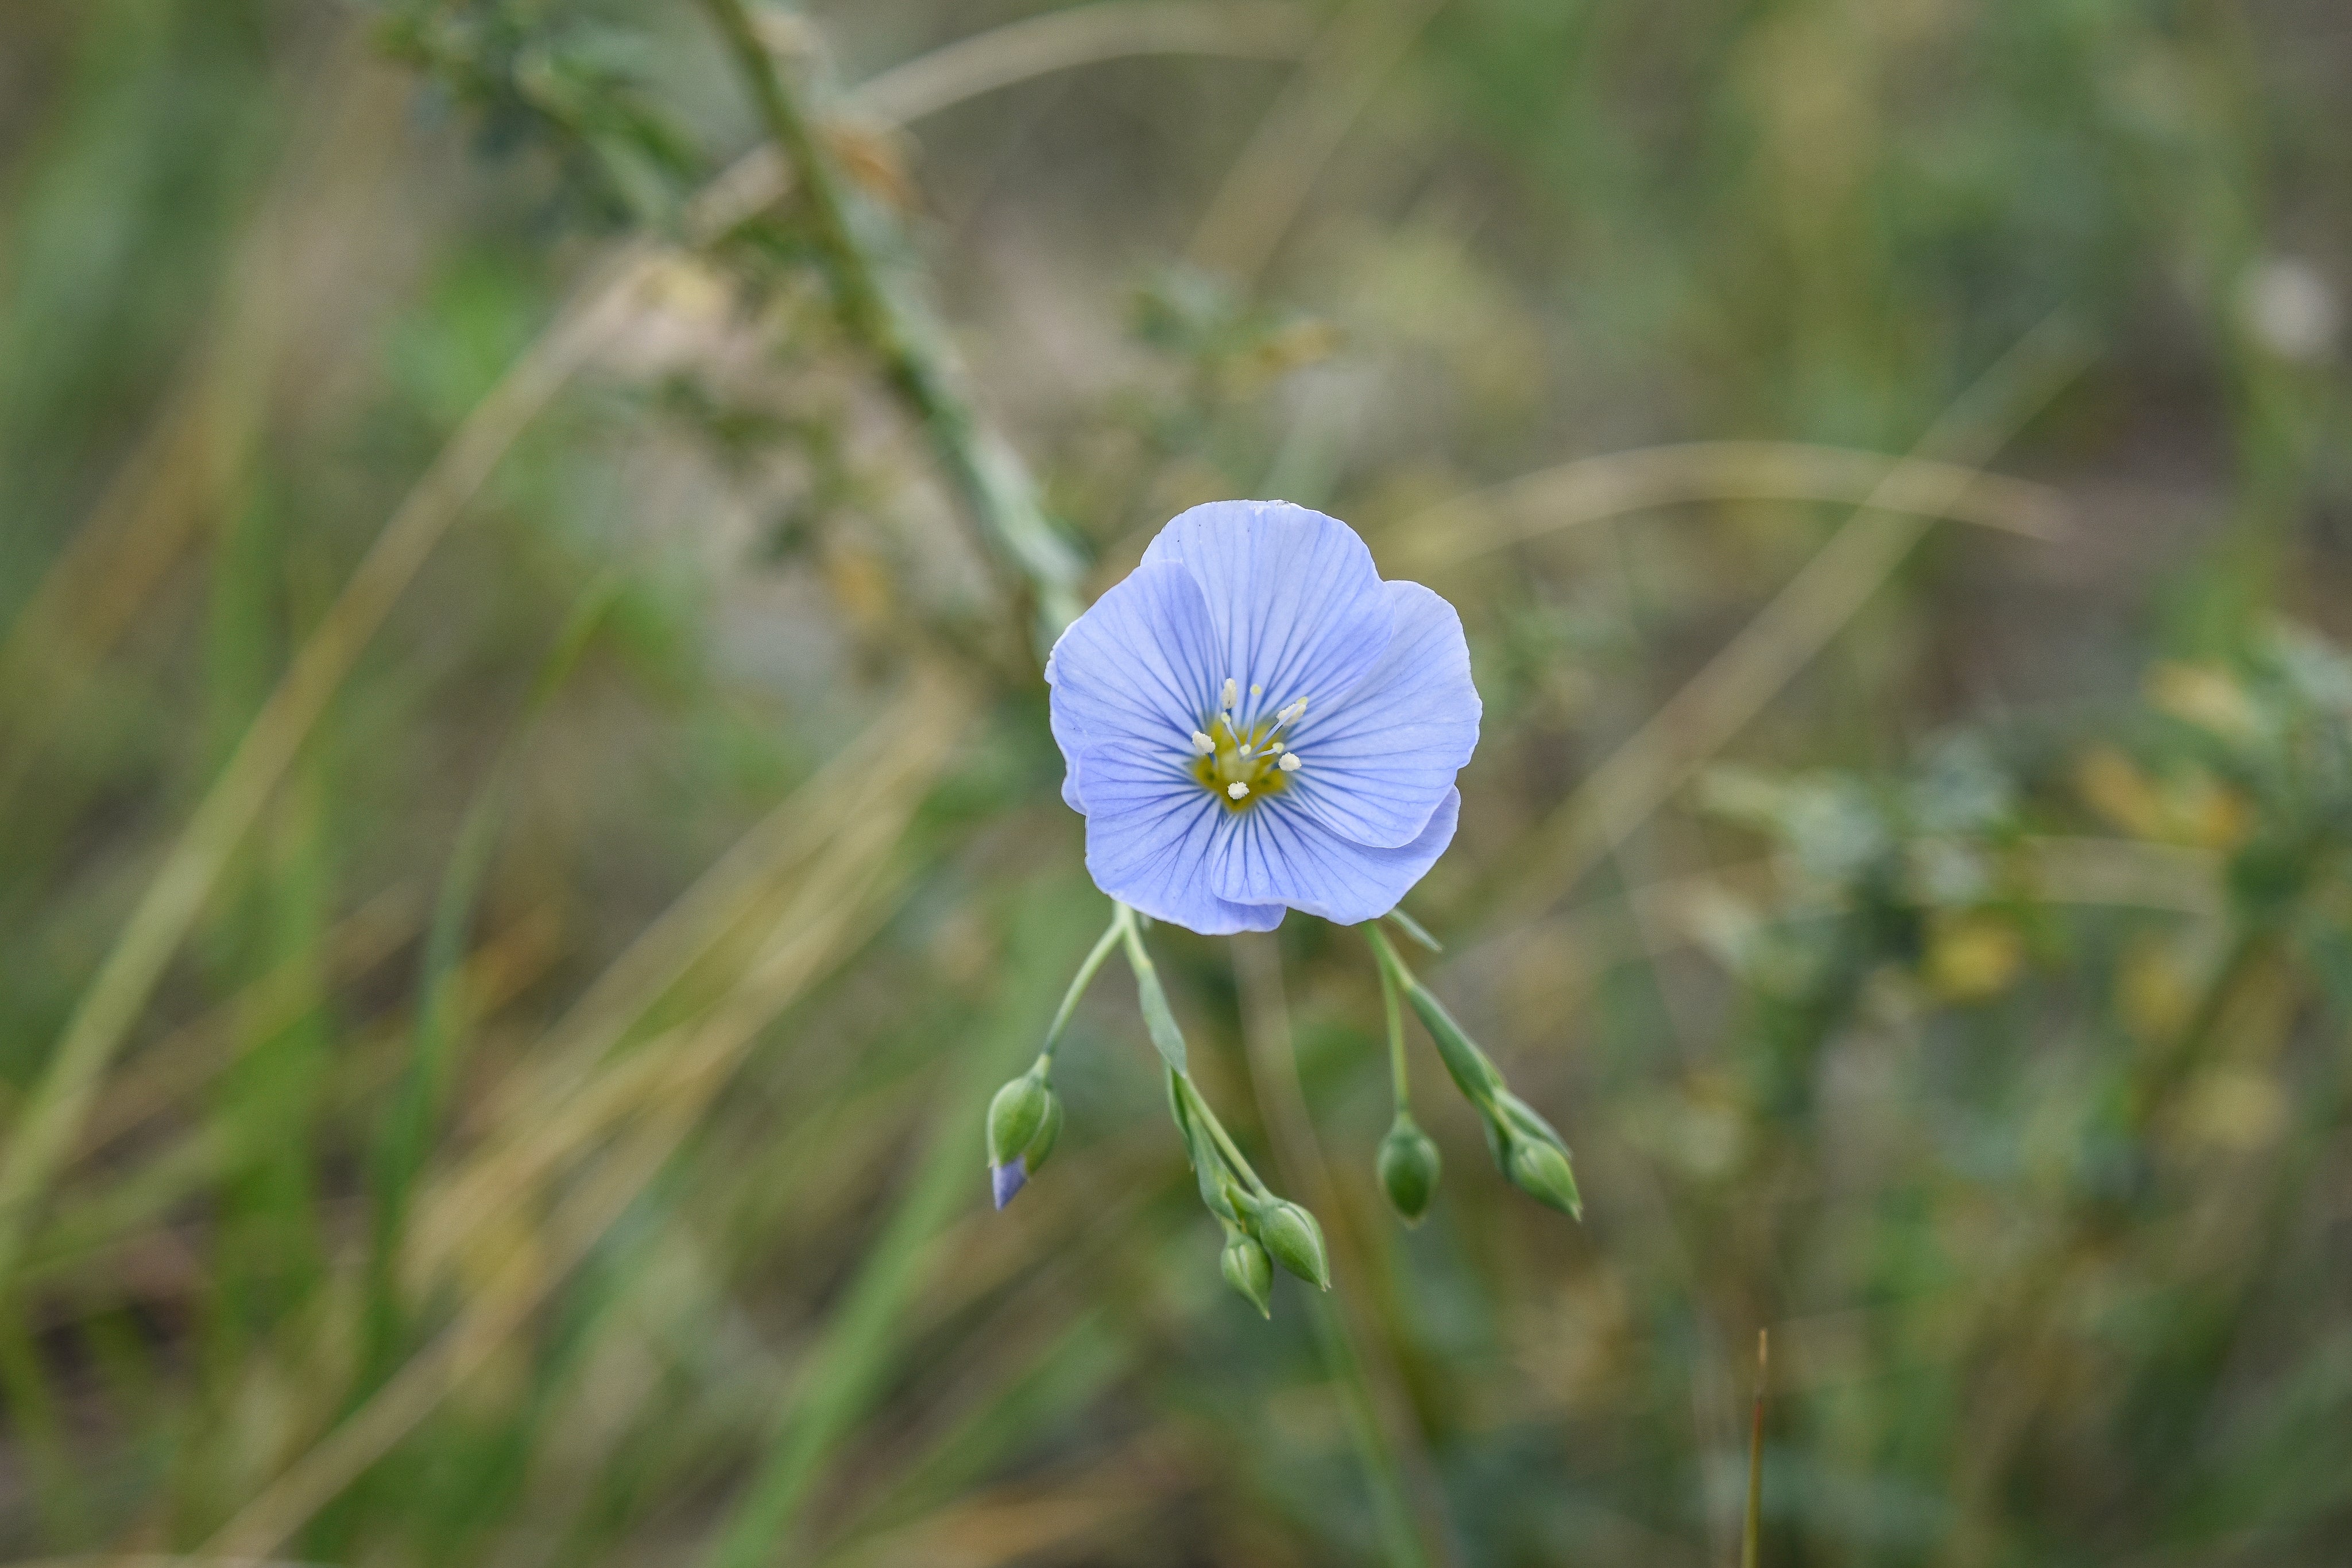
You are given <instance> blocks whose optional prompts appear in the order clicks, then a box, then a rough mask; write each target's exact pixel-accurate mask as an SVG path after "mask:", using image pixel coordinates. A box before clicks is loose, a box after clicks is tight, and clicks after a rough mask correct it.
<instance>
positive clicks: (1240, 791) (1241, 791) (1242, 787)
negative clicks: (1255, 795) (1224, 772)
mask: <svg viewBox="0 0 2352 1568" xmlns="http://www.w3.org/2000/svg"><path fill="white" fill-rule="evenodd" d="M1225 793H1226V794H1228V795H1231V796H1232V797H1233V798H1234V800H1240V799H1241V798H1242V797H1243V796H1244V795H1246V794H1248V793H1249V786H1248V785H1246V784H1244V783H1243V782H1242V781H1241V780H1240V779H1234V781H1233V782H1232V783H1230V784H1228V785H1226V786H1225Z"/></svg>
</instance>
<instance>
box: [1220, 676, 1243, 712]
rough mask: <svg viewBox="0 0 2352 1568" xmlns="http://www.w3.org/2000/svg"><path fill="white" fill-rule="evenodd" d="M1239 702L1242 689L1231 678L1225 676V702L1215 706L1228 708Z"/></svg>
mask: <svg viewBox="0 0 2352 1568" xmlns="http://www.w3.org/2000/svg"><path fill="white" fill-rule="evenodd" d="M1241 700H1242V688H1241V687H1240V685H1238V684H1236V683H1235V682H1234V678H1233V676H1231V675H1227V676H1226V677H1225V700H1224V701H1223V702H1221V703H1219V704H1218V705H1217V706H1219V707H1225V708H1229V707H1231V706H1234V704H1235V703H1237V702H1239V701H1241Z"/></svg>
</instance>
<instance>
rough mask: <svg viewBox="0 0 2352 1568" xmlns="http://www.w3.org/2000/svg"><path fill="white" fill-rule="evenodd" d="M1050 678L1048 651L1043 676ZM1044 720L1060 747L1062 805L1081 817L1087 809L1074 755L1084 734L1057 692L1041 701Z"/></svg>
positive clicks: (1051, 665) (1081, 745) (1051, 664)
mask: <svg viewBox="0 0 2352 1568" xmlns="http://www.w3.org/2000/svg"><path fill="white" fill-rule="evenodd" d="M1053 678H1054V661H1053V657H1052V656H1051V655H1050V654H1049V655H1047V657H1046V660H1045V679H1046V680H1047V681H1048V682H1049V683H1050V682H1051V681H1052V680H1053ZM1045 723H1046V726H1047V727H1049V728H1051V729H1052V730H1053V732H1054V744H1055V746H1058V747H1061V748H1062V804H1063V805H1065V806H1067V807H1068V808H1069V809H1070V810H1073V811H1076V812H1077V813H1078V815H1080V816H1082V817H1083V816H1085V815H1086V811H1087V800H1086V796H1085V795H1084V794H1083V793H1081V792H1080V790H1079V789H1078V754H1079V753H1080V752H1081V751H1083V750H1084V749H1085V748H1086V743H1087V735H1086V731H1084V730H1083V729H1080V728H1079V727H1078V721H1077V720H1076V718H1073V717H1072V716H1070V710H1069V706H1068V705H1067V704H1066V703H1065V702H1063V701H1062V698H1061V694H1060V692H1059V691H1055V692H1054V693H1052V694H1050V697H1049V700H1048V701H1047V702H1046V704H1045Z"/></svg>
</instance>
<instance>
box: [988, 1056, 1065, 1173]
mask: <svg viewBox="0 0 2352 1568" xmlns="http://www.w3.org/2000/svg"><path fill="white" fill-rule="evenodd" d="M1053 1097H1054V1092H1053V1091H1052V1090H1050V1089H1048V1088H1046V1087H1045V1077H1044V1075H1043V1074H1041V1073H1039V1072H1037V1071H1035V1070H1034V1068H1033V1069H1032V1070H1031V1071H1027V1072H1024V1073H1023V1074H1022V1075H1021V1076H1020V1077H1018V1078H1016V1079H1014V1080H1013V1082H1010V1083H1008V1084H1006V1085H1005V1086H1004V1087H1003V1088H1002V1089H1000V1090H998V1091H997V1092H996V1098H995V1099H993V1100H992V1101H990V1102H989V1103H988V1163H989V1164H990V1165H992V1166H1009V1165H1011V1164H1012V1163H1013V1161H1014V1160H1016V1159H1018V1158H1019V1157H1020V1155H1021V1151H1022V1150H1024V1149H1025V1148H1027V1147H1028V1146H1029V1143H1030V1140H1031V1139H1033V1138H1034V1137H1036V1135H1037V1131H1038V1129H1039V1128H1041V1127H1043V1126H1044V1125H1045V1111H1046V1106H1047V1105H1048V1104H1049V1103H1051V1102H1052V1100H1053Z"/></svg>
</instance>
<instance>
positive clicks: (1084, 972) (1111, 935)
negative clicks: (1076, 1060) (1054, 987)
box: [1037, 904, 1127, 1071]
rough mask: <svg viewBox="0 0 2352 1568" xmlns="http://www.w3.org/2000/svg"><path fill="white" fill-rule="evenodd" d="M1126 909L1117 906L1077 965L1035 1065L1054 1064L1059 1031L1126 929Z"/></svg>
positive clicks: (1047, 1068)
mask: <svg viewBox="0 0 2352 1568" xmlns="http://www.w3.org/2000/svg"><path fill="white" fill-rule="evenodd" d="M1125 910H1126V906H1125V905H1124V904H1122V905H1120V906H1118V913H1115V914H1113V915H1111V917H1110V925H1108V926H1107V927H1105V928H1104V930H1103V934H1102V936H1101V938H1100V939H1099V940H1097V942H1096V943H1095V946H1094V951H1092V952H1090V953H1088V954H1087V961H1086V962H1085V963H1083V964H1081V965H1079V966H1078V972H1077V975H1076V977H1075V978H1073V979H1072V980H1071V981H1070V988H1069V989H1068V990H1067V991H1066V992H1064V993H1063V995H1062V1005H1061V1006H1060V1007H1059V1008H1057V1009H1055V1012H1054V1022H1053V1024H1052V1026H1051V1027H1050V1028H1048V1029H1047V1030H1045V1049H1044V1050H1043V1051H1039V1052H1038V1053H1037V1061H1038V1063H1039V1064H1040V1065H1041V1066H1043V1067H1045V1069H1046V1070H1047V1071H1051V1070H1052V1069H1053V1065H1054V1052H1055V1051H1056V1050H1057V1049H1058V1048H1059V1047H1060V1046H1061V1043H1062V1031H1063V1030H1066V1029H1067V1028H1069V1027H1070V1015H1071V1014H1073V1013H1075V1012H1076V1011H1077V1010H1078V998H1081V997H1083V996H1085V995H1086V994H1087V987H1088V986H1091V985H1093V984H1094V979H1095V971H1096V970H1097V969H1099V968H1101V967H1103V961H1104V960H1105V959H1107V958H1108V957H1109V956H1110V950H1111V949H1112V948H1113V947H1116V946H1118V941H1119V937H1120V936H1121V934H1122V933H1123V932H1124V931H1125V930H1126V928H1127V918H1126V914H1125Z"/></svg>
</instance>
